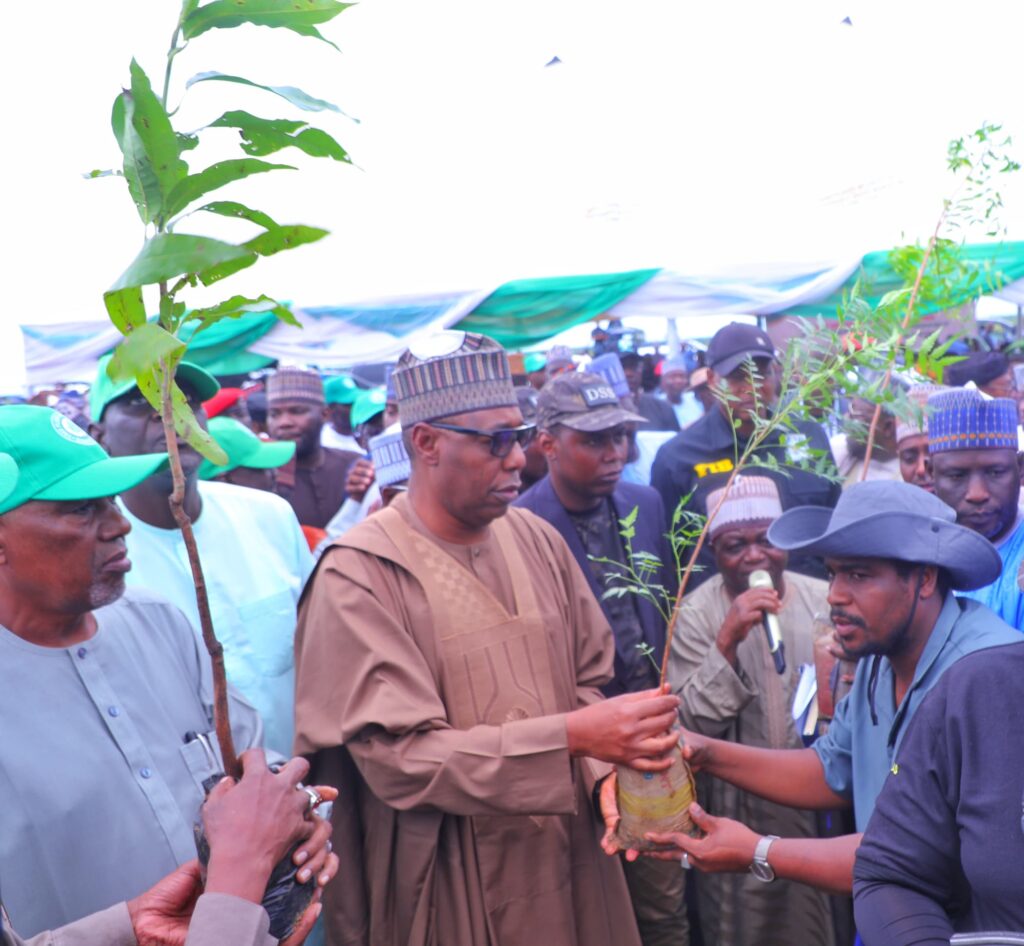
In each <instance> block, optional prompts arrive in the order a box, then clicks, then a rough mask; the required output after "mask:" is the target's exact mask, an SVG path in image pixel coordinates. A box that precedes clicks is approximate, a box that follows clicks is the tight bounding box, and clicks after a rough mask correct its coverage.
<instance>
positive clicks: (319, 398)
mask: <svg viewBox="0 0 1024 946" xmlns="http://www.w3.org/2000/svg"><path fill="white" fill-rule="evenodd" d="M280 401H308V402H310V403H311V404H319V405H320V406H321V407H322V406H323V405H324V404H325V403H327V402H326V400H325V399H324V383H323V381H321V380H320V375H318V374H317V373H316V372H315V371H310V370H309V369H308V368H296V367H294V366H292V365H286V366H285V367H283V368H278V369H277V371H275V372H274V373H273V374H272V375H271V376H270V377H269V378H268V379H267V406H268V407H273V406H274V404H276V403H278V402H280Z"/></svg>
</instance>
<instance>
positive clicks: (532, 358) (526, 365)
mask: <svg viewBox="0 0 1024 946" xmlns="http://www.w3.org/2000/svg"><path fill="white" fill-rule="evenodd" d="M547 363H548V359H547V356H546V355H545V354H544V352H542V351H531V352H530V353H529V354H528V355H526V356H524V358H523V370H524V371H525V372H526V373H527V374H533V372H535V371H543V370H544V369H545V368H546V367H547Z"/></svg>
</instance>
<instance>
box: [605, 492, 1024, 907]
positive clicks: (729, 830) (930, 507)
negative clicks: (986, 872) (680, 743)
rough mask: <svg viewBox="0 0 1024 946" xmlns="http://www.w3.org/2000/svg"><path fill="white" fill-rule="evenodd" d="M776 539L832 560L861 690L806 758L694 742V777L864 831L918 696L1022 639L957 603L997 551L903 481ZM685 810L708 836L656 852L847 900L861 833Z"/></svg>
mask: <svg viewBox="0 0 1024 946" xmlns="http://www.w3.org/2000/svg"><path fill="white" fill-rule="evenodd" d="M768 538H769V541H771V543H772V544H773V545H775V546H776V547H777V548H782V549H787V550H790V549H803V550H806V551H809V552H813V553H816V554H819V555H822V556H823V557H824V559H825V564H826V566H827V568H828V570H829V575H830V582H829V594H828V601H829V606H830V609H831V619H832V624H833V626H834V627H835V630H836V634H837V636H838V638H839V640H840V641H841V642H842V644H843V647H844V648H845V649H846V650H847V652H848V653H849V654H850V656H851V657H855V658H863V659H861V660H860V664H859V666H858V669H857V676H856V679H855V681H854V685H853V689H852V691H851V692H850V694H849V696H847V697H846V699H844V700H843V701H842V702H841V703H840V704H839V706H838V707H837V708H836V714H835V717H834V719H833V721H832V724H831V726H830V727H829V730H828V733H827V734H826V735H825V736H824V737H822V738H821V739H819V740H818V741H817V742H816V743H815V744H814V746H813V747H812V748H810V749H791V750H774V749H759V748H754V747H752V746H744V745H740V744H737V743H732V742H725V741H722V740H717V739H709V738H706V737H703V736H698V735H697V734H695V733H686V734H685V741H686V748H685V749H684V754H685V755H686V757H687V758H688V759H689V760H690V762H691V764H692V765H693V766H694V767H695V768H699V769H701V770H703V771H705V772H707V773H709V774H710V775H712V776H715V777H716V778H720V779H723V780H724V781H727V782H731V783H732V784H734V785H736V786H737V787H739V788H742V789H744V790H745V791H749V792H753V793H755V794H757V795H760V796H761V797H762V798H766V799H768V800H769V801H773V802H776V803H779V804H783V805H791V806H793V807H795V808H811V809H825V810H828V809H836V808H840V807H849V806H850V805H852V806H853V808H854V814H855V819H856V825H857V830H858V832H862V831H863V830H864V828H865V827H866V825H867V821H868V818H869V817H870V815H871V811H872V809H873V807H874V803H875V799H876V798H877V796H878V793H879V792H880V791H881V788H882V783H883V782H884V780H885V776H886V774H887V773H888V771H889V768H890V767H891V765H892V761H893V756H894V754H895V752H896V750H897V748H898V747H899V743H900V739H901V737H902V734H903V732H904V730H905V728H906V724H907V722H908V721H909V719H910V718H911V717H912V716H913V714H914V712H915V711H916V710H917V707H918V706H919V705H920V702H921V700H922V699H923V698H924V695H925V694H926V693H927V692H928V691H929V690H930V689H931V688H932V687H933V686H934V685H935V683H936V682H937V681H938V680H939V678H940V677H941V676H942V674H943V673H944V672H945V670H946V669H947V668H948V667H949V666H950V665H951V664H953V663H954V662H956V661H957V660H959V659H960V657H962V656H964V655H965V654H968V653H970V652H972V651H976V650H981V649H983V648H986V647H995V646H999V645H1002V644H1008V643H1011V642H1013V641H1015V640H1019V639H1020V635H1019V634H1017V633H1016V632H1015V631H1014V630H1013V629H1012V628H1010V627H1009V626H1008V625H1006V624H1005V623H1003V622H1002V621H1000V620H999V618H997V617H996V616H995V615H994V614H993V613H992V612H991V611H989V610H988V608H986V607H984V606H983V605H979V604H978V603H977V602H975V601H968V600H965V599H962V598H957V597H956V596H954V595H953V594H952V591H954V590H955V591H968V590H972V589H974V588H978V587H982V586H984V585H987V584H989V583H990V582H991V581H992V580H993V579H994V578H995V577H996V576H997V575H998V574H999V570H1000V567H1001V563H1000V561H999V556H998V553H997V552H996V550H995V549H994V548H993V547H992V545H991V544H990V543H989V542H988V541H987V540H986V539H984V538H982V537H981V536H980V535H978V534H977V533H976V532H972V531H971V530H969V529H965V528H963V527H962V526H958V525H956V523H955V513H954V512H953V510H952V509H950V508H949V507H948V506H947V505H946V504H945V503H943V502H941V501H940V500H938V499H936V498H935V497H934V496H932V495H930V494H929V493H927V492H925V491H924V490H922V489H919V488H918V487H916V486H911V485H910V484H908V483H898V482H892V481H880V480H876V481H869V482H865V483H858V484H855V485H854V486H851V487H850V488H849V489H847V490H846V491H845V492H844V493H843V495H842V497H841V498H840V500H839V503H838V504H837V505H836V508H835V510H829V509H822V508H820V507H810V506H804V507H798V508H796V509H791V510H789V511H788V512H786V513H784V514H783V515H782V517H781V518H780V519H778V520H777V521H776V522H775V523H774V524H773V525H772V527H771V528H770V529H769V531H768ZM606 807H607V804H606ZM691 811H692V814H693V818H694V821H695V822H696V823H697V825H698V827H700V828H701V829H702V830H703V831H704V832H705V836H704V837H703V838H701V839H699V840H697V839H694V838H691V837H688V836H685V835H681V834H672V835H652V836H651V837H652V839H654V840H657V841H659V842H663V843H668V844H674V845H675V846H676V847H677V850H674V851H669V852H664V853H662V854H660V855H655V856H661V857H663V858H670V857H674V858H680V859H682V861H683V865H684V866H690V865H693V866H696V867H698V868H699V869H701V870H705V871H711V872H719V871H743V870H750V871H751V872H752V873H753V874H754V876H755V877H757V878H758V879H760V880H762V881H764V882H765V883H768V882H771V881H772V880H774V879H775V877H776V876H778V877H785V878H788V879H791V880H798V881H801V882H803V883H809V884H812V885H814V886H817V887H821V888H823V889H826V890H831V891H834V892H837V893H849V892H850V890H851V887H852V873H853V863H854V856H855V853H856V850H857V846H858V845H859V843H860V834H859V833H858V834H854V835H847V836H845V837H839V838H825V839H800V840H795V839H779V838H775V837H772V836H770V835H769V836H766V837H759V836H758V835H757V834H756V833H755V832H753V831H751V830H750V829H749V828H747V827H746V826H744V825H742V824H740V823H739V822H736V821H731V820H729V819H727V818H715V817H712V816H710V815H708V814H706V813H705V812H704V811H703V810H701V809H700V808H699V807H697V806H694V808H693V809H691Z"/></svg>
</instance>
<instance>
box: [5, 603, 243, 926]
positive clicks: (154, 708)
mask: <svg viewBox="0 0 1024 946" xmlns="http://www.w3.org/2000/svg"><path fill="white" fill-rule="evenodd" d="M95 615H96V620H97V623H98V629H97V631H96V634H95V636H93V637H92V638H91V639H90V640H88V641H86V642H85V643H82V644H76V645H74V646H72V647H66V648H55V647H39V646H36V645H35V644H30V643H28V642H27V641H24V640H22V639H21V638H20V637H18V636H16V635H15V634H13V633H11V632H10V631H9V630H7V629H6V628H4V627H0V666H2V667H3V684H2V685H0V720H2V721H3V734H4V735H3V752H2V753H0V826H2V827H0V889H2V890H3V900H4V906H5V907H6V908H7V910H8V912H9V914H10V917H11V921H12V922H13V924H14V927H15V928H16V929H17V930H18V931H19V933H21V934H22V935H23V936H33V935H35V934H36V933H38V932H40V931H41V930H46V929H53V928H55V927H58V926H63V925H64V924H66V923H70V922H72V921H73V920H78V919H80V918H81V917H84V916H87V915H88V914H90V913H95V912H97V911H99V910H103V909H105V908H106V907H109V906H111V905H112V904H115V903H117V902H119V901H121V900H127V899H130V898H131V897H134V896H136V895H138V894H140V893H142V891H144V890H146V889H147V888H149V887H151V886H152V885H153V884H154V883H156V881H158V880H159V879H160V878H161V877H163V876H164V875H165V874H168V873H170V872H171V871H172V870H174V869H175V868H176V867H177V866H178V865H180V864H183V863H184V862H185V861H188V860H191V859H192V858H193V857H195V855H196V851H195V843H194V841H193V834H192V825H193V823H194V822H195V821H196V819H197V817H198V813H199V806H200V805H201V803H202V801H203V789H202V782H203V780H204V779H205V778H206V777H207V776H209V775H211V774H213V772H214V771H216V770H219V769H220V762H219V759H217V758H214V757H213V756H212V755H211V754H210V753H209V752H208V751H207V749H206V748H205V746H204V743H203V741H202V740H198V739H197V740H193V741H191V742H188V743H186V741H185V734H186V733H197V734H203V735H205V736H206V737H207V738H208V740H209V743H210V745H212V746H213V747H214V749H215V750H216V738H215V736H214V733H213V732H212V730H213V722H212V720H213V710H212V697H211V684H210V669H209V661H208V658H207V657H206V654H205V652H202V651H201V650H200V645H199V643H198V641H197V639H196V635H195V633H194V632H193V631H192V627H191V625H190V624H189V622H188V620H187V619H186V618H185V616H184V615H183V614H182V613H181V612H180V611H179V610H178V609H177V608H175V607H173V606H172V605H170V604H169V603H167V602H166V601H164V600H163V599H162V598H158V597H156V596H155V595H151V594H150V593H149V592H145V591H141V590H130V591H128V592H127V593H126V594H125V596H124V597H123V598H121V600H120V601H117V602H115V603H114V604H112V605H110V606H109V607H106V608H101V609H99V610H98V611H96V612H95ZM231 718H232V726H233V730H234V734H235V746H236V749H237V750H238V751H239V752H241V751H242V750H243V749H245V748H248V747H250V746H256V745H260V744H261V743H262V739H263V727H262V724H261V723H260V719H259V716H258V715H257V713H256V711H255V710H254V709H253V708H252V707H251V706H250V705H249V704H248V703H246V702H245V701H244V700H243V699H242V698H241V697H240V696H238V694H237V693H235V694H233V699H232V701H231Z"/></svg>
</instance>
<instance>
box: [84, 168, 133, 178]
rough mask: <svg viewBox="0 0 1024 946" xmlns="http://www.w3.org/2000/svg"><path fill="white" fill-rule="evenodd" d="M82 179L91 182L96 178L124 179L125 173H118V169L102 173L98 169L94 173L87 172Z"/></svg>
mask: <svg viewBox="0 0 1024 946" xmlns="http://www.w3.org/2000/svg"><path fill="white" fill-rule="evenodd" d="M82 177H84V178H85V179H86V180H89V181H91V180H92V179H93V178H96V177H124V171H118V170H117V169H116V168H107V170H105V171H101V170H99V168H97V169H96V170H94V171H86V172H85V173H84V174H83V175H82Z"/></svg>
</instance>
